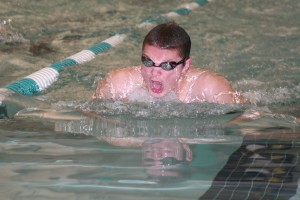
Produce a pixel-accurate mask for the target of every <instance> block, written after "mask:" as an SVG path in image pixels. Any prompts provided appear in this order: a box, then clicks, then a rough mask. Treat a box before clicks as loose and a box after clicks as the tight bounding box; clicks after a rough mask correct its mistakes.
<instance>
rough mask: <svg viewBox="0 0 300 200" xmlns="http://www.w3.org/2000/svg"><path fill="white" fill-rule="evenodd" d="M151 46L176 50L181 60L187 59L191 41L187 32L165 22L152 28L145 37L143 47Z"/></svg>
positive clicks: (171, 23)
mask: <svg viewBox="0 0 300 200" xmlns="http://www.w3.org/2000/svg"><path fill="white" fill-rule="evenodd" d="M146 44H147V45H153V46H156V47H159V48H161V49H177V50H178V51H179V55H180V56H182V57H183V58H186V59H187V58H189V56H190V51H191V39H190V36H189V35H188V34H187V32H186V31H185V30H184V29H183V28H181V27H180V26H179V25H178V24H177V23H175V22H167V23H163V24H160V25H158V26H156V27H154V28H153V29H152V30H150V32H149V33H148V34H147V35H146V36H145V39H144V42H143V50H144V47H145V45H146Z"/></svg>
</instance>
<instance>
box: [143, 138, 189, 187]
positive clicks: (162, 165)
mask: <svg viewBox="0 0 300 200" xmlns="http://www.w3.org/2000/svg"><path fill="white" fill-rule="evenodd" d="M142 153H143V164H144V166H145V169H146V173H147V174H148V175H149V177H148V178H149V179H152V180H155V181H164V180H170V179H169V178H175V179H176V180H177V181H178V180H179V179H180V178H183V177H184V178H185V179H187V178H188V170H187V168H186V165H187V164H188V163H190V162H191V161H192V150H191V149H190V147H189V145H188V144H184V143H181V142H180V141H179V140H177V139H160V138H156V139H148V140H146V141H145V142H144V143H143V145H142Z"/></svg>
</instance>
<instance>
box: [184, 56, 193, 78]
mask: <svg viewBox="0 0 300 200" xmlns="http://www.w3.org/2000/svg"><path fill="white" fill-rule="evenodd" d="M191 65H192V59H191V58H188V59H186V61H185V65H184V67H183V69H182V73H183V74H186V73H187V71H188V70H189V68H190V66H191Z"/></svg>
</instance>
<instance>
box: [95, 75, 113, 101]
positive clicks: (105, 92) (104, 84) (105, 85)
mask: <svg viewBox="0 0 300 200" xmlns="http://www.w3.org/2000/svg"><path fill="white" fill-rule="evenodd" d="M110 98H111V94H110V85H109V81H108V80H107V78H105V79H104V80H100V81H99V82H98V86H97V89H96V91H95V92H94V94H93V95H92V99H110Z"/></svg>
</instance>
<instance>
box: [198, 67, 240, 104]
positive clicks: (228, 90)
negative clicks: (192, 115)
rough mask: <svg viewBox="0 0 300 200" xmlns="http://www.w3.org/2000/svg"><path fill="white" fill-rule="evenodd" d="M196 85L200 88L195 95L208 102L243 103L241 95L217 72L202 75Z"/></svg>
mask: <svg viewBox="0 0 300 200" xmlns="http://www.w3.org/2000/svg"><path fill="white" fill-rule="evenodd" d="M196 85H197V84H196ZM198 86H199V88H201V89H200V90H198V91H199V93H198V94H197V95H198V96H201V97H202V98H203V97H204V99H205V100H206V101H208V102H210V103H220V104H226V103H244V99H243V97H242V95H241V94H239V93H238V92H237V91H236V90H234V89H233V87H232V85H231V84H230V83H229V82H228V81H227V80H226V79H225V78H224V77H222V76H219V75H217V74H213V73H211V74H208V75H206V76H205V77H202V78H201V80H199V82H198Z"/></svg>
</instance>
